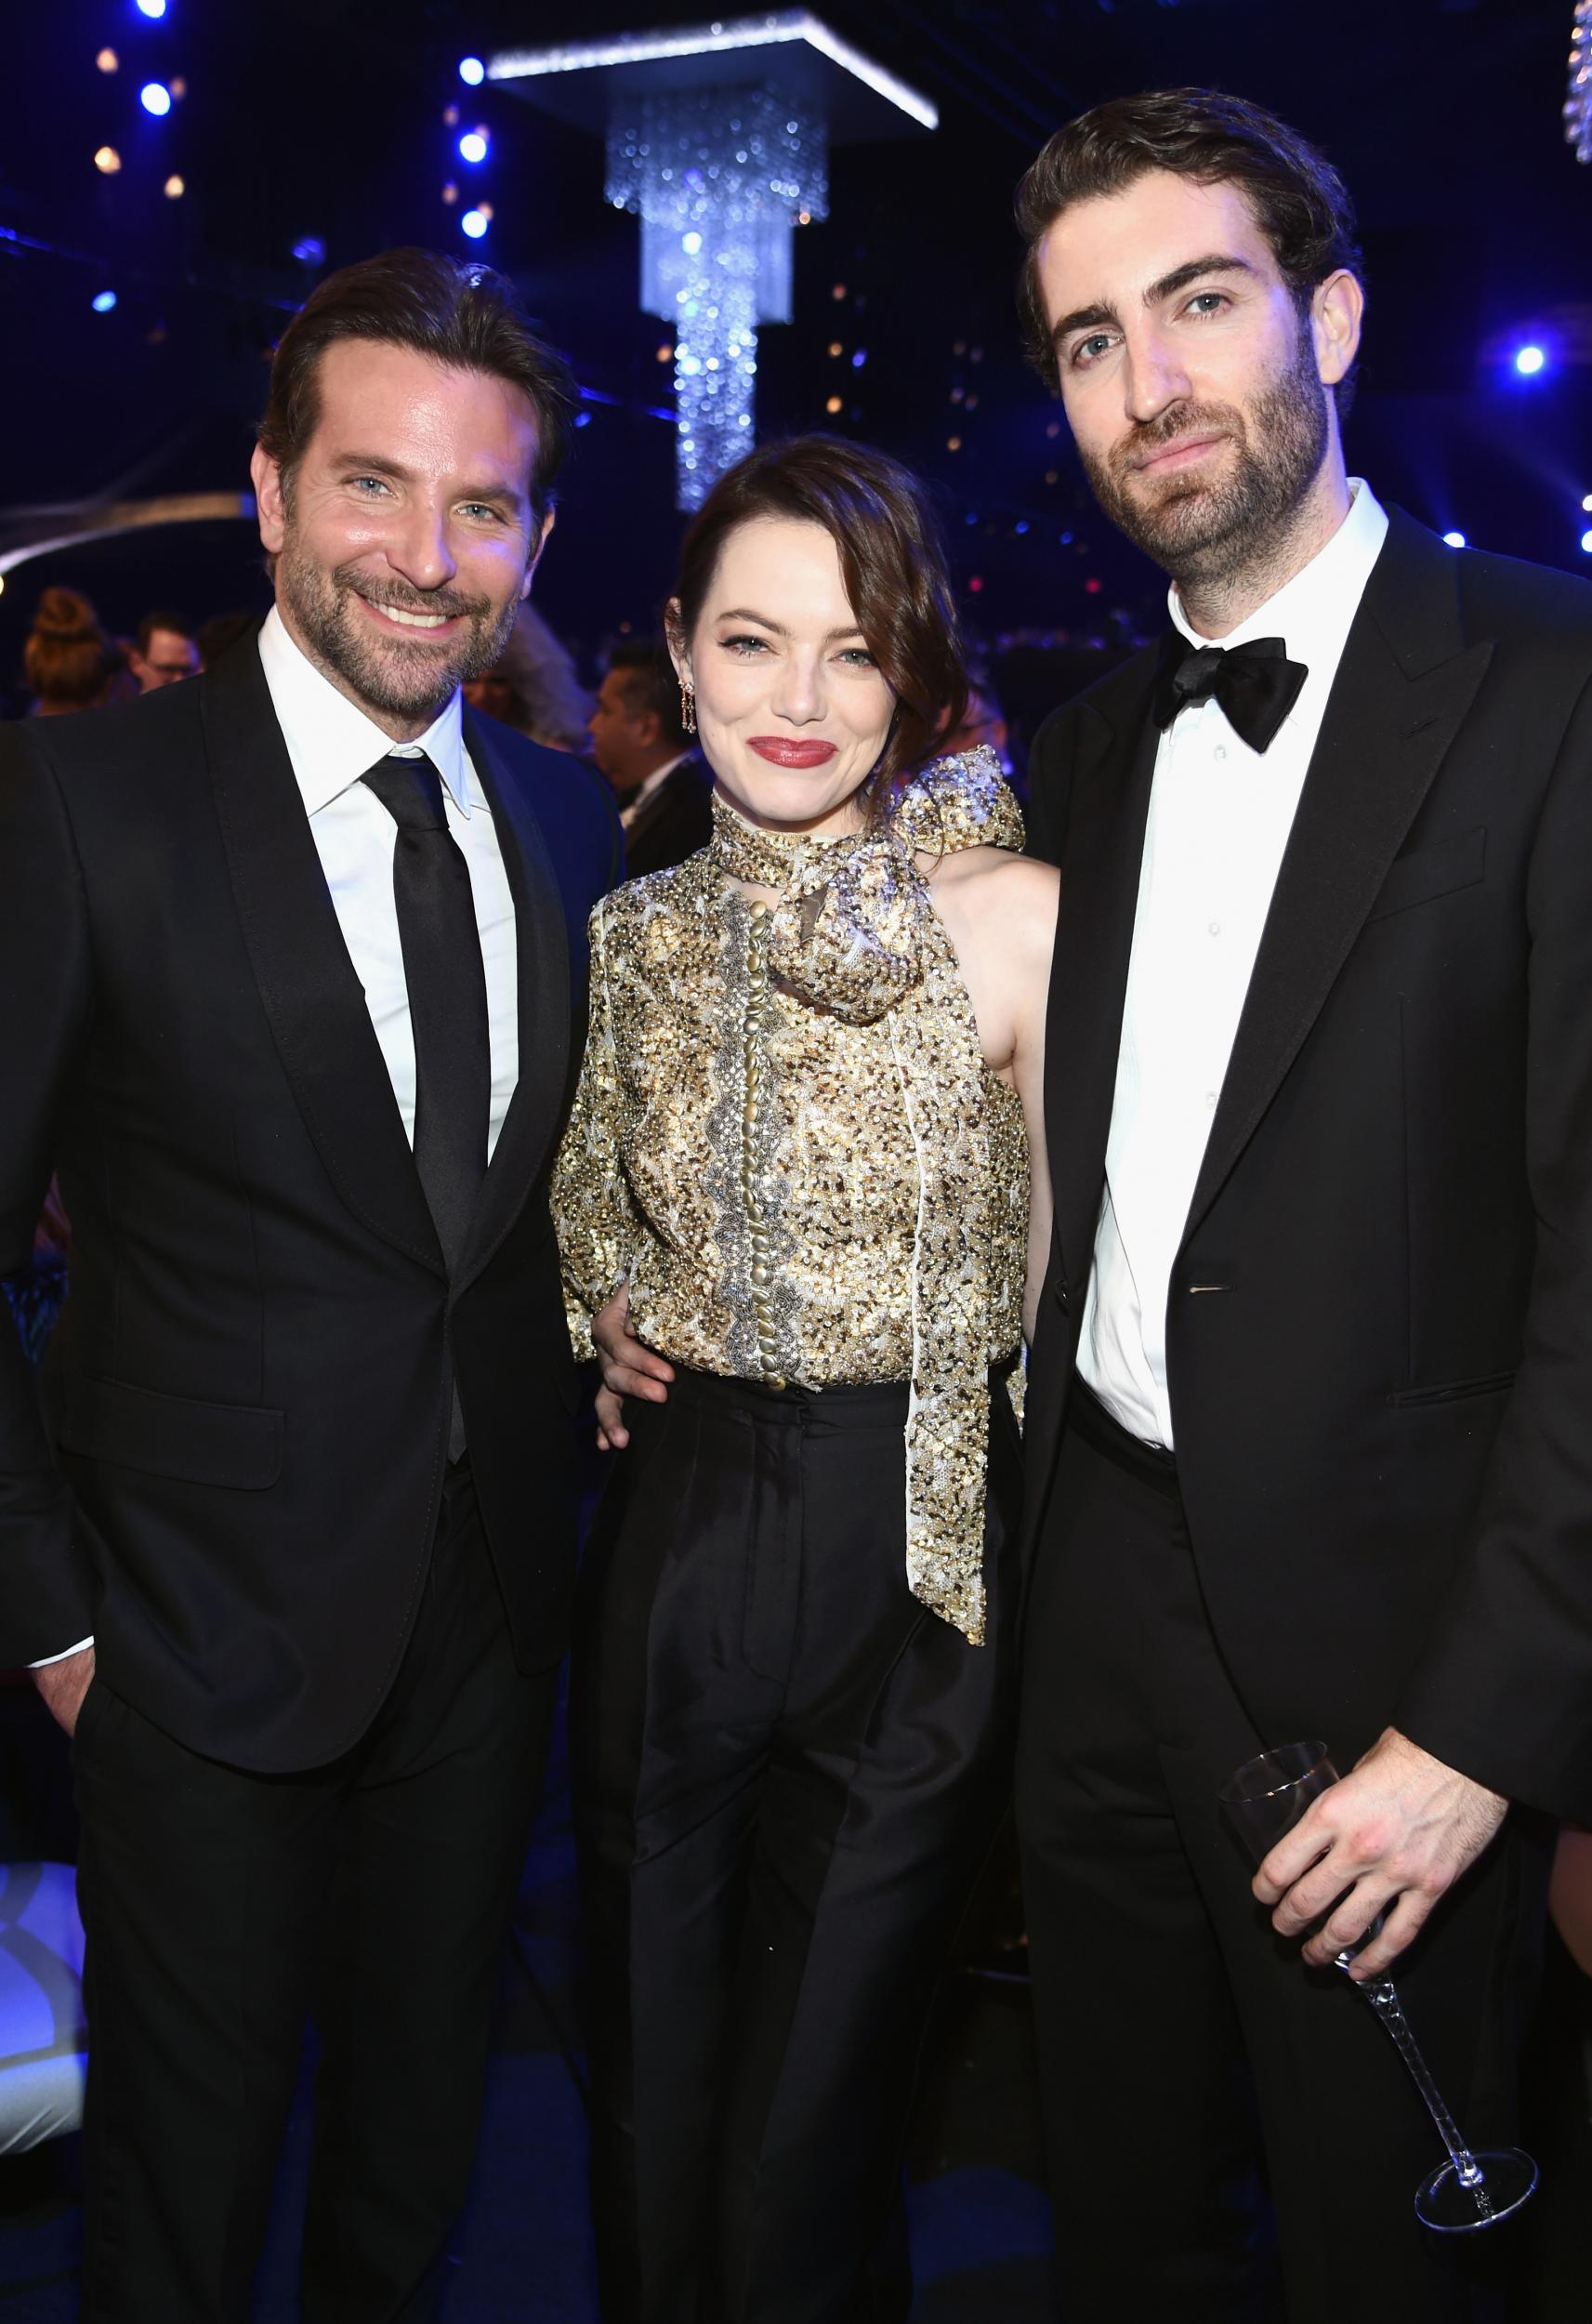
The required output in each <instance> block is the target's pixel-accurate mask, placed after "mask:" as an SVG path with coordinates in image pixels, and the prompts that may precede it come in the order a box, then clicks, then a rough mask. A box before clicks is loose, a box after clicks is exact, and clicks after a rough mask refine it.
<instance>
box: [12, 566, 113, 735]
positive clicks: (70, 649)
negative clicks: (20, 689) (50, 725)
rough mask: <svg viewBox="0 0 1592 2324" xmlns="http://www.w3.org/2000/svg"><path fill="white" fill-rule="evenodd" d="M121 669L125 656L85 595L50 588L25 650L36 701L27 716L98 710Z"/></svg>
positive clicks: (107, 697)
mask: <svg viewBox="0 0 1592 2324" xmlns="http://www.w3.org/2000/svg"><path fill="white" fill-rule="evenodd" d="M121 667H122V666H121V657H120V656H119V654H117V652H116V649H115V647H114V646H113V645H112V642H111V640H110V639H109V638H108V637H107V636H106V634H105V632H104V630H103V629H102V628H101V627H99V614H97V613H96V612H95V610H94V608H93V606H92V605H91V604H90V603H89V601H88V600H87V598H86V597H85V596H84V595H83V593H82V591H81V590H79V589H66V588H49V589H46V591H45V593H44V595H43V597H42V598H40V600H39V609H38V612H37V613H36V614H34V615H33V628H32V629H31V630H30V631H29V633H28V640H27V643H26V644H25V645H24V646H23V648H22V668H23V670H24V672H25V673H26V676H27V680H28V686H29V689H30V691H31V692H32V694H33V703H32V706H31V707H30V709H29V712H28V715H29V717H30V718H36V719H50V718H58V717H59V716H60V715H61V714H62V713H63V712H65V711H68V710H92V709H96V708H98V707H99V705H100V704H102V703H104V702H108V701H109V700H110V698H111V691H112V686H113V684H114V682H115V680H116V679H117V677H118V676H119V674H120V671H121Z"/></svg>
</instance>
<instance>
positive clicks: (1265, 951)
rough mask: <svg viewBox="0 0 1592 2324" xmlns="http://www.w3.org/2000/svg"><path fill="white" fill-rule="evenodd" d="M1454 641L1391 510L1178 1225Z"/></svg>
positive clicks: (1222, 1147) (1225, 1162)
mask: <svg viewBox="0 0 1592 2324" xmlns="http://www.w3.org/2000/svg"><path fill="white" fill-rule="evenodd" d="M1394 640H1397V641H1398V642H1397V643H1395V642H1394ZM1463 646H1464V641H1463V636H1462V632H1461V629H1460V625H1459V614H1458V605H1457V601H1456V596H1455V590H1454V575H1453V571H1452V553H1451V552H1450V551H1448V550H1446V549H1444V548H1441V547H1440V546H1439V544H1438V543H1437V542H1436V541H1435V540H1434V539H1432V537H1431V536H1430V535H1428V534H1427V533H1426V532H1425V531H1424V529H1423V528H1422V527H1420V526H1417V525H1415V524H1414V523H1412V522H1411V521H1410V520H1409V519H1408V518H1405V517H1401V516H1400V515H1398V514H1397V513H1395V515H1394V519H1393V530H1392V531H1391V533H1390V534H1389V537H1388V543H1387V545H1386V546H1385V548H1384V549H1383V553H1382V557H1381V559H1380V560H1379V561H1378V563H1377V565H1376V567H1375V571H1374V572H1373V574H1372V576H1371V580H1370V582H1369V583H1368V584H1367V587H1366V591H1365V596H1364V599H1363V601H1362V605H1361V609H1360V613H1359V614H1358V616H1357V618H1356V620H1355V623H1354V627H1353V628H1352V629H1351V630H1350V631H1349V642H1348V644H1347V645H1346V647H1345V648H1344V654H1343V660H1342V662H1341V664H1340V665H1339V667H1338V673H1337V679H1336V682H1335V684H1334V687H1333V690H1332V693H1331V696H1330V697H1329V699H1328V702H1327V708H1326V716H1325V718H1324V719H1323V720H1322V730H1321V734H1320V737H1319V738H1318V741H1317V744H1316V749H1315V755H1314V756H1313V758H1312V759H1311V760H1310V767H1309V774H1308V775H1307V776H1306V779H1305V787H1304V791H1303V793H1302V794H1301V797H1300V800H1299V809H1298V813H1297V815H1296V818H1295V822H1294V828H1293V831H1292V833H1291V834H1290V837H1289V840H1288V845H1287V849H1286V852H1284V854H1283V865H1282V869H1281V871H1280V872H1279V874H1278V877H1277V887H1276V891H1275V893H1274V894H1273V897H1272V900H1271V908H1270V913H1269V914H1268V916H1267V920H1266V927H1265V931H1264V933H1263V935H1262V937H1261V940H1260V950H1259V952H1258V954H1257V956H1256V963H1255V971H1254V974H1253V976H1252V977H1251V979H1250V984H1249V993H1248V997H1247V998H1246V999H1245V1002H1244V1006H1243V1015H1242V1017H1241V1018H1240V1020H1239V1025H1238V1033H1237V1036H1236V1037H1235V1039H1234V1041H1233V1048H1232V1056H1231V1058H1230V1061H1229V1064H1228V1070H1227V1077H1226V1080H1225V1081H1224V1083H1223V1085H1222V1093H1221V1102H1220V1103H1219V1104H1218V1105H1217V1112H1216V1117H1215V1119H1214V1121H1213V1122H1212V1124H1211V1135H1210V1142H1209V1143H1208V1145H1207V1146H1206V1149H1205V1157H1204V1164H1203V1166H1202V1168H1201V1170H1200V1175H1199V1179H1198V1182H1197V1183H1196V1185H1195V1188H1194V1196H1193V1201H1192V1203H1191V1207H1190V1211H1189V1221H1188V1227H1187V1229H1186V1232H1187V1233H1191V1232H1192V1231H1193V1229H1194V1228H1195V1227H1197V1226H1198V1224H1199V1222H1200V1221H1201V1219H1202V1218H1203V1217H1204V1214H1205V1212H1206V1211H1207V1210H1208V1209H1209V1208H1210V1206H1211V1204H1212V1202H1213V1201H1214V1200H1215V1198H1216V1196H1217V1193H1218V1192H1219V1190H1220V1188H1221V1186H1222V1183H1223V1182H1224V1181H1225V1180H1226V1178H1227V1177H1228V1175H1229V1173H1230V1170H1231V1169H1232V1168H1233V1165H1234V1164H1235V1163H1236V1161H1237V1160H1238V1157H1239V1155H1241V1154H1242V1153H1243V1149H1244V1147H1245V1145H1246V1144H1247V1143H1248V1142H1249V1140H1250V1139H1251V1138H1252V1137H1253V1136H1254V1134H1255V1131H1256V1128H1257V1127H1258V1125H1259V1123H1260V1121H1261V1119H1262V1117H1263V1116H1264V1115H1265V1113H1266V1109H1267V1107H1268V1106H1269V1105H1270V1103H1271V1101H1272V1099H1273V1098H1274V1097H1275V1095H1276V1093H1277V1090H1278V1088H1279V1086H1280V1085H1281V1083H1282V1081H1283V1076H1284V1075H1285V1074H1286V1073H1287V1071H1288V1068H1289V1067H1290V1065H1292V1063H1293V1062H1294V1060H1295V1058H1296V1056H1297V1055H1298V1052H1299V1050H1300V1048H1301V1047H1302V1045H1303V1043H1304V1041H1305V1039H1306V1037H1307V1036H1308V1035H1309V1030H1310V1027H1311V1026H1312V1025H1313V1024H1314V1023H1315V1021H1316V1019H1317V1017H1318V1016H1319V1015H1320V1014H1321V1010H1322V1006H1323V1004H1324V1002H1325V1000H1326V997H1327V995H1328V994H1329V992H1330V991H1331V990H1332V987H1333V984H1334V983H1335V980H1336V978H1337V975H1338V972H1339V971H1340V970H1341V969H1342V967H1343V964H1344V961H1345V960H1346V959H1347V957H1348V956H1349V948H1350V946H1351V945H1352V944H1353V943H1354V940H1355V938H1356V937H1357V936H1358V935H1359V933H1360V931H1361V929H1362V926H1363V925H1364V922H1365V919H1366V916H1367V915H1368V914H1369V912H1370V910H1371V907H1372V905H1374V904H1375V901H1376V896H1377V892H1378V891H1379V890H1380V888H1381V886H1382V883H1383V881H1384V880H1385V879H1386V878H1387V876H1388V869H1389V867H1390V865H1391V864H1392V861H1393V858H1394V856H1395V855H1396V854H1397V853H1398V852H1399V849H1400V847H1401V845H1402V843H1403V839H1404V837H1405V834H1406V833H1407V832H1408V830H1409V828H1410V825H1411V824H1412V823H1413V822H1414V817H1415V813H1416V811H1417V810H1418V808H1419V807H1420V804H1421V801H1422V800H1423V799H1425V797H1426V795H1427V792H1428V789H1429V788H1430V786H1431V783H1432V780H1433V777H1434V776H1435V775H1436V773H1437V771H1438V769H1439V767H1440V766H1441V764H1442V760H1443V758H1444V755H1445V754H1446V752H1447V751H1448V748H1449V746H1450V745H1451V744H1452V743H1453V741H1454V736H1455V735H1456V733H1458V731H1459V728H1460V726H1461V724H1462V722H1463V720H1464V718H1465V715H1466V712H1467V710H1468V709H1469V707H1470V705H1471V702H1472V701H1473V700H1474V698H1475V694H1476V691H1477V688H1478V687H1479V686H1480V683H1481V679H1482V675H1483V673H1484V672H1485V670H1486V667H1487V664H1488V661H1489V659H1490V657H1491V654H1492V651H1493V648H1492V643H1491V641H1490V640H1480V641H1479V642H1477V643H1474V644H1472V645H1471V646H1470V647H1469V648H1468V649H1464V650H1462V649H1463Z"/></svg>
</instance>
